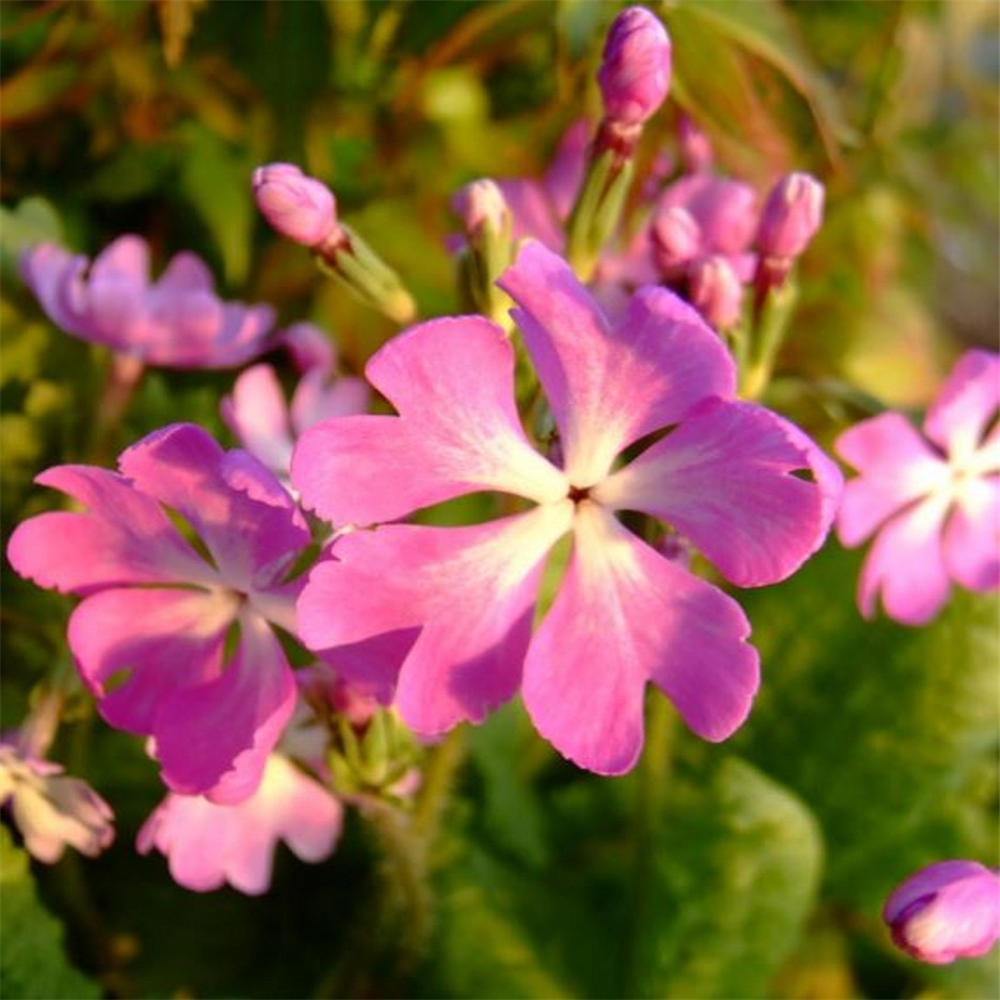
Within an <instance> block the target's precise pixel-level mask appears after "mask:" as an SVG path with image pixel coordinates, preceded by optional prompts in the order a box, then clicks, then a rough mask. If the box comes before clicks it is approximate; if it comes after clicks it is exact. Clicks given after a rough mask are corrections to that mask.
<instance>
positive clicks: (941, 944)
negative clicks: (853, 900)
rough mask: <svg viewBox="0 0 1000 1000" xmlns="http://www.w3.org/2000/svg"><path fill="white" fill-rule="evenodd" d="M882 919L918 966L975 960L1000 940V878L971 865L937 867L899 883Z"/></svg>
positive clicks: (949, 863)
mask: <svg viewBox="0 0 1000 1000" xmlns="http://www.w3.org/2000/svg"><path fill="white" fill-rule="evenodd" d="M882 916H883V918H884V920H885V922H886V923H887V924H888V925H889V927H890V929H891V931H892V939H893V941H895V943H896V944H897V945H898V946H899V947H900V948H902V949H903V950H904V951H906V952H907V953H908V954H910V955H912V956H913V957H914V958H917V959H919V960H920V961H922V962H929V963H931V964H933V965H943V964H945V963H948V962H953V961H954V960H955V959H956V958H976V957H978V956H980V955H985V954H986V952H988V951H989V950H990V948H992V947H993V945H994V943H995V942H996V940H997V938H998V937H1000V877H998V875H997V873H996V872H995V871H993V870H991V869H989V868H987V867H985V866H984V865H981V864H978V863H977V862H975V861H939V862H937V863H936V864H932V865H928V866H927V867H926V868H923V869H921V870H920V871H919V872H917V873H915V874H914V875H911V876H910V878H908V879H907V880H906V881H905V882H903V883H902V884H901V885H900V886H899V887H898V888H897V889H896V890H895V892H893V894H892V895H891V896H890V897H889V899H888V900H887V901H886V904H885V908H884V910H883V914H882Z"/></svg>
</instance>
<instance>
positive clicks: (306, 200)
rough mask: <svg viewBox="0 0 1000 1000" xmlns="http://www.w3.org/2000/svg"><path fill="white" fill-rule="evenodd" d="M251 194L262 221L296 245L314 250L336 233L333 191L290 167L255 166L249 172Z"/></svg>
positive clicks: (335, 209)
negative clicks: (262, 217) (250, 174)
mask: <svg viewBox="0 0 1000 1000" xmlns="http://www.w3.org/2000/svg"><path fill="white" fill-rule="evenodd" d="M253 193H254V198H255V200H256V202H257V207H258V208H259V209H260V212H261V214H262V215H263V216H264V218H265V219H267V221H268V222H269V223H270V224H271V226H272V227H273V228H274V229H275V230H276V231H277V232H278V233H280V234H281V235H282V236H285V237H287V238H288V239H290V240H294V241H295V242H296V243H301V244H303V245H304V246H307V247H315V246H318V245H319V244H321V243H324V242H326V241H327V240H328V239H329V238H330V236H331V235H333V234H335V233H336V232H337V230H338V225H337V201H336V199H335V198H334V196H333V192H332V191H331V190H330V189H329V188H328V187H327V186H326V185H325V184H322V183H321V182H320V181H317V180H314V179H313V178H312V177H309V176H307V175H306V174H304V173H303V172H302V171H301V170H300V169H299V168H298V167H296V166H295V165H294V164H291V163H272V164H270V165H268V166H264V167H258V168H257V169H256V170H255V171H254V172H253Z"/></svg>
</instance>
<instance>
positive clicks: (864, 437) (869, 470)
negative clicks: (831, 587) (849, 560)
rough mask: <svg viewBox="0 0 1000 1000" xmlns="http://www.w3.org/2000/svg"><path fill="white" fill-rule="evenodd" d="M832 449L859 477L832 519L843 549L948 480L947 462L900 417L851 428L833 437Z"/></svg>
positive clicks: (889, 415) (880, 418)
mask: <svg viewBox="0 0 1000 1000" xmlns="http://www.w3.org/2000/svg"><path fill="white" fill-rule="evenodd" d="M834 449H835V450H836V452H837V454H838V455H840V457H841V458H842V459H844V461H846V462H849V463H850V464H851V465H852V466H853V467H854V468H855V469H857V470H858V472H859V473H860V475H859V476H858V477H856V478H854V479H851V480H849V481H848V483H847V485H846V486H845V488H844V499H843V502H842V503H841V506H840V510H839V512H838V514H837V534H838V536H839V538H840V541H841V542H842V543H843V544H844V545H846V546H848V547H852V546H855V545H858V544H859V543H861V542H863V541H864V540H865V539H866V538H867V537H868V536H869V535H870V534H871V533H872V532H873V531H874V530H875V529H876V528H877V527H878V526H879V525H880V524H882V523H883V522H884V521H885V520H886V518H888V517H891V516H892V515H893V514H895V513H896V512H897V511H899V510H902V508H903V507H905V506H906V505H907V504H909V503H912V502H913V501H914V500H917V499H919V498H920V497H923V496H926V495H927V494H929V493H932V492H934V491H935V490H937V489H940V488H941V487H943V486H944V485H946V484H947V482H948V480H949V479H950V476H951V473H950V470H949V469H948V465H947V463H946V462H945V461H944V460H943V459H942V458H941V456H940V455H939V454H937V453H936V452H935V451H934V450H933V449H932V448H931V447H930V446H929V445H928V444H927V442H926V441H924V439H923V438H922V437H921V436H920V433H919V431H917V429H916V428H915V427H914V426H913V425H912V424H911V423H910V422H909V421H908V420H907V419H906V418H905V417H904V416H903V415H902V414H900V413H882V414H880V415H879V416H877V417H872V418H871V419H869V420H863V421H862V422H861V423H859V424H855V425H854V426H853V427H851V428H850V429H849V430H847V431H845V432H844V433H843V434H841V435H840V437H839V438H837V440H836V442H835V444H834Z"/></svg>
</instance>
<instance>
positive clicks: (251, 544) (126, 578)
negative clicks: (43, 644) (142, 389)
mask: <svg viewBox="0 0 1000 1000" xmlns="http://www.w3.org/2000/svg"><path fill="white" fill-rule="evenodd" d="M119 469H120V472H119V473H114V472H110V471H108V470H106V469H100V468H95V467H92V466H87V465H62V466H56V467H55V468H52V469H48V470H47V471H46V472H44V473H42V474H41V475H40V476H39V477H38V479H37V482H39V483H40V484H42V485H43V486H51V487H53V488H55V489H58V490H62V491H63V492H64V493H67V494H69V495H70V496H71V497H73V498H74V499H75V500H76V501H78V503H79V504H80V505H81V506H82V507H84V508H86V509H85V510H83V511H58V512H51V513H45V514H39V515H37V516H36V517H32V518H30V519H29V520H27V521H25V522H24V523H22V524H21V525H19V526H18V528H17V529H16V530H15V531H14V533H13V535H12V536H11V539H10V543H9V545H8V549H7V555H8V558H9V560H10V562H11V564H12V565H13V567H14V569H15V570H17V572H18V573H20V574H21V575H22V576H26V577H29V578H30V579H33V580H34V581H35V582H36V583H38V584H39V585H40V586H43V587H51V588H54V589H56V590H60V591H63V592H69V593H74V594H78V595H80V596H81V597H83V600H82V601H81V603H80V604H79V605H78V606H77V608H76V609H75V610H74V612H73V614H72V617H71V618H70V623H69V644H70V648H71V649H72V651H73V654H74V656H75V658H76V662H77V666H78V668H79V670H80V674H81V676H82V677H83V680H84V682H85V683H86V684H87V686H88V687H89V688H90V690H91V691H92V692H93V694H94V695H95V696H96V697H97V698H98V700H99V708H100V711H101V714H102V715H103V716H104V718H105V719H106V720H107V721H108V722H109V723H110V724H111V725H113V726H116V727H118V728H120V729H124V730H126V731H127V732H131V733H136V734H140V735H148V736H152V737H153V747H154V751H155V755H156V757H157V758H158V760H159V762H160V765H161V768H162V772H163V778H164V780H165V782H166V783H167V785H168V786H169V787H170V788H171V789H172V790H173V791H176V792H179V793H182V794H206V795H209V796H210V797H211V798H213V799H214V800H215V801H219V802H234V801H238V800H239V799H241V798H244V797H246V796H247V795H249V794H250V793H251V792H252V791H253V789H254V788H255V787H256V785H257V783H258V781H259V779H260V774H261V771H262V769H263V767H264V762H265V760H266V758H267V754H268V753H269V752H270V750H271V749H272V748H273V747H274V745H275V743H276V742H277V740H278V738H279V736H280V735H281V731H282V729H283V727H284V725H285V723H286V721H287V720H288V718H289V716H290V715H291V712H292V709H293V707H294V704H295V682H294V678H293V675H292V671H291V669H290V668H289V666H288V663H287V660H286V658H285V654H284V652H283V651H282V648H281V644H280V643H279V641H278V638H277V636H276V635H275V634H274V632H273V630H272V627H271V626H272V624H276V625H279V626H281V627H283V628H285V629H287V630H291V629H292V627H293V608H294V600H295V597H296V595H297V593H298V589H299V584H297V583H294V582H292V583H288V582H286V576H287V574H288V571H289V570H290V568H291V567H292V566H293V565H294V563H295V561H296V559H297V558H298V557H299V555H300V553H301V551H302V549H303V548H304V547H305V546H306V545H307V544H308V543H309V541H310V537H309V532H308V530H307V528H306V526H305V523H304V521H303V519H302V516H301V514H300V513H299V512H298V510H297V508H296V507H295V504H294V503H293V501H292V499H291V497H290V496H289V495H288V493H287V492H286V491H285V490H284V489H283V488H282V487H281V485H280V484H279V483H278V481H277V480H276V479H275V478H274V477H273V476H272V475H271V473H270V472H268V470H267V469H265V468H264V467H263V466H262V465H261V464H260V463H259V462H258V461H257V460H256V459H254V458H252V457H251V456H250V455H248V454H246V453H245V452H242V451H230V452H226V451H223V449H222V448H221V447H219V445H218V444H217V443H216V441H215V440H214V439H213V438H212V437H211V436H210V435H208V434H207V433H206V432H205V431H203V430H202V429H201V428H199V427H195V426H193V425H191V424H173V425H171V426H169V427H165V428H163V429H162V430H159V431H156V432H154V433H153V434H150V435H149V436H148V437H146V438H144V439H143V440H141V441H140V442H138V443H137V444H135V445H133V446H132V447H131V448H129V449H127V450H126V451H125V452H123V453H122V455H121V457H120V459H119ZM172 517H177V518H180V519H181V520H183V521H184V522H186V523H187V525H188V526H189V527H190V529H191V530H192V532H193V533H194V534H196V535H197V537H198V539H199V543H200V544H201V546H202V547H203V550H204V551H205V553H206V554H205V555H204V556H203V555H202V554H200V552H199V551H198V550H196V548H195V547H194V546H193V545H192V544H191V543H190V542H188V541H187V539H186V538H185V536H184V535H183V534H182V533H181V531H179V530H178V528H177V527H176V526H175V523H174V521H172V519H171V518H172ZM234 631H238V641H236V642H235V645H233V644H232V638H233V637H232V636H231V635H230V633H231V632H234ZM230 648H231V649H232V651H231V652H227V651H228V650H229V649H230Z"/></svg>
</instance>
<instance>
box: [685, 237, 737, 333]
mask: <svg viewBox="0 0 1000 1000" xmlns="http://www.w3.org/2000/svg"><path fill="white" fill-rule="evenodd" d="M688 291H689V294H690V296H691V303H692V305H693V306H694V307H695V308H696V309H697V310H698V312H700V313H701V314H702V316H704V317H705V320H706V321H707V322H708V323H710V324H711V325H712V326H714V327H715V328H716V329H717V330H726V329H728V328H729V327H731V326H735V324H736V322H737V320H739V318H740V309H741V307H742V305H743V285H742V284H740V279H739V277H738V276H737V274H736V272H735V271H734V270H733V268H732V265H731V264H730V263H729V261H728V260H726V258H725V257H720V256H718V255H715V256H711V257H703V258H702V259H701V260H699V261H696V262H695V263H694V264H692V265H691V270H690V272H689V274H688Z"/></svg>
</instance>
